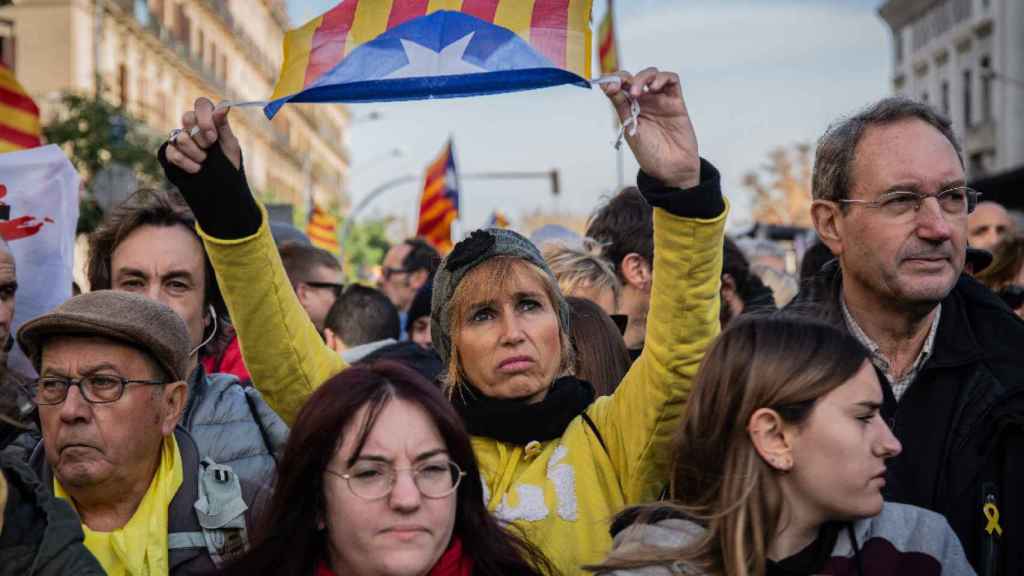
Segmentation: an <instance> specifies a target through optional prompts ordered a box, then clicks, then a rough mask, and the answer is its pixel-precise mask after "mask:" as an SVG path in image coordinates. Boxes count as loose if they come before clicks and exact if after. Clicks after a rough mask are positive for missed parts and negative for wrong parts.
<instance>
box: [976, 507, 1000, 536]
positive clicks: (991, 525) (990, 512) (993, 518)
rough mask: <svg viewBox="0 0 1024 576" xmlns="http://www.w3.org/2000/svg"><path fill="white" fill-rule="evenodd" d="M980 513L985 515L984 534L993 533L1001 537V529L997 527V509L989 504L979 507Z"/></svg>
mask: <svg viewBox="0 0 1024 576" xmlns="http://www.w3.org/2000/svg"><path fill="white" fill-rule="evenodd" d="M981 511H982V513H984V514H985V519H986V520H988V524H987V525H986V526H985V532H988V533H989V534H992V533H993V532H995V533H996V534H997V535H999V536H1002V535H1003V527H1002V526H1000V525H999V508H997V507H996V505H995V504H993V503H991V502H989V503H988V504H985V505H984V506H982V507H981Z"/></svg>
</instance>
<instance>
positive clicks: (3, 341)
mask: <svg viewBox="0 0 1024 576" xmlns="http://www.w3.org/2000/svg"><path fill="white" fill-rule="evenodd" d="M17 292H18V276H17V274H16V272H15V263H14V254H13V253H12V252H11V247H10V246H8V244H7V241H6V240H4V239H3V238H2V237H0V352H2V355H3V359H4V365H5V366H6V365H7V353H8V352H9V351H10V350H11V346H13V345H14V338H12V337H11V324H12V323H13V322H14V296H15V295H16V294H17Z"/></svg>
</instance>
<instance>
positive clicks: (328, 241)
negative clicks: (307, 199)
mask: <svg viewBox="0 0 1024 576" xmlns="http://www.w3.org/2000/svg"><path fill="white" fill-rule="evenodd" d="M312 204H313V207H312V209H310V211H309V220H308V221H307V222H306V236H309V241H310V242H312V243H313V246H316V247H317V248H323V249H324V250H327V251H328V252H330V253H331V254H338V252H339V249H338V219H337V218H335V217H334V216H333V215H331V213H330V212H327V211H326V210H324V209H322V208H320V206H319V205H318V204H317V203H316V202H313V203H312Z"/></svg>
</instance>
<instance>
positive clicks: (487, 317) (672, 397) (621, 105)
mask: <svg viewBox="0 0 1024 576" xmlns="http://www.w3.org/2000/svg"><path fill="white" fill-rule="evenodd" d="M619 77H620V78H621V82H619V83H615V84H610V85H605V86H604V90H605V92H606V94H607V95H608V96H609V98H610V99H611V101H612V103H613V105H614V106H615V108H616V109H617V111H618V113H619V115H620V118H622V119H626V118H628V117H629V111H630V102H631V100H635V101H636V102H638V103H639V105H640V110H641V113H640V120H639V130H637V132H636V133H635V135H632V136H627V141H628V142H629V145H630V147H631V148H632V150H633V152H634V154H635V156H636V158H637V161H638V163H639V164H640V167H641V173H640V175H639V177H638V184H639V187H640V189H641V192H643V193H644V196H645V198H646V199H647V200H648V202H650V203H651V204H652V205H653V206H654V207H655V211H654V212H655V213H654V245H655V250H654V263H653V269H654V270H656V271H657V272H656V273H655V274H654V277H653V281H652V287H651V306H650V313H649V319H648V323H647V337H646V348H645V350H644V352H643V354H642V355H641V356H640V358H639V359H638V360H637V362H636V363H635V364H634V365H633V367H632V368H631V370H630V371H629V373H628V374H627V375H626V377H625V378H624V379H623V382H622V384H621V385H620V386H619V387H618V389H617V390H616V391H615V393H614V394H613V395H611V396H607V397H601V398H598V399H596V400H595V399H594V393H593V388H592V387H591V386H590V385H589V384H588V383H586V382H583V381H581V380H578V379H576V378H575V377H573V376H572V374H571V369H570V367H571V366H572V362H571V358H570V356H569V354H570V347H569V346H568V331H567V326H568V320H567V318H568V316H567V314H566V308H565V301H564V299H563V297H562V295H561V293H560V292H559V290H558V287H557V283H556V282H555V281H554V279H553V277H552V276H551V273H550V271H549V270H548V269H547V266H546V265H545V264H544V262H543V259H542V258H541V257H540V254H539V252H538V251H537V249H536V247H534V246H533V245H532V244H531V243H529V241H527V240H526V239H524V238H522V237H521V236H519V235H518V234H515V233H512V232H506V231H496V230H488V231H478V232H476V233H474V234H472V235H471V236H470V237H469V238H467V239H465V240H463V241H462V242H460V243H459V245H457V246H456V247H455V248H454V249H453V251H452V253H451V254H450V255H449V256H448V257H447V258H446V260H445V262H444V263H442V265H441V268H440V270H439V272H438V276H437V278H436V280H435V286H434V301H433V303H432V332H433V339H434V346H435V347H436V348H437V349H438V351H439V353H440V354H441V355H442V358H443V359H445V361H446V363H447V366H448V371H447V375H446V377H445V379H444V381H445V385H446V386H447V387H448V391H449V394H450V397H451V398H452V401H453V402H454V403H455V405H456V408H457V409H458V410H459V412H460V414H461V415H462V416H463V418H464V419H465V420H466V424H467V427H468V429H469V431H470V433H471V434H472V435H473V448H474V450H475V452H476V455H477V458H478V459H479V461H480V468H481V472H482V476H483V482H484V497H485V499H486V500H487V506H488V509H490V510H491V511H493V512H494V514H495V515H496V516H498V517H499V518H501V519H502V520H505V521H508V522H513V523H515V524H517V525H518V526H519V527H521V528H522V529H523V531H524V532H525V534H526V535H527V537H528V538H529V539H530V540H531V541H532V542H534V543H535V544H536V545H537V546H539V547H540V548H541V549H542V550H543V551H544V552H545V553H546V554H547V555H548V557H549V558H550V559H551V560H552V561H553V563H554V564H555V565H556V566H557V568H558V569H559V570H561V571H563V572H564V573H567V574H569V573H580V566H581V565H583V564H587V563H594V562H597V561H599V560H601V559H603V558H604V556H605V555H606V554H607V552H608V550H609V548H610V545H611V538H610V536H609V533H608V522H609V521H610V519H611V518H612V517H613V516H614V514H615V513H616V512H617V511H618V510H620V509H622V508H623V507H624V506H626V505H629V504H635V503H639V502H644V501H648V500H652V499H654V498H656V497H657V496H658V495H659V494H660V492H661V491H662V490H663V488H664V487H665V486H666V484H667V481H668V467H669V456H670V454H669V449H670V444H671V437H672V434H673V432H674V431H675V430H676V429H677V428H678V426H679V421H680V418H681V415H682V412H683V406H684V403H685V401H686V397H687V393H688V392H689V389H690V385H691V382H692V380H693V377H694V374H695V373H696V371H697V367H698V365H699V363H700V361H701V358H702V357H703V354H704V350H705V348H706V347H707V346H708V345H709V343H710V342H711V340H712V339H713V338H714V337H715V336H716V335H717V333H718V326H719V323H718V312H719V300H718V291H719V282H720V276H721V267H722V238H723V234H724V225H725V217H726V213H727V208H726V203H725V201H724V199H723V198H722V194H721V189H720V184H719V176H718V172H717V171H716V170H715V168H714V167H713V166H711V164H709V163H708V162H706V161H703V160H701V159H700V157H699V156H698V153H697V141H696V137H695V135H694V132H693V128H692V125H691V123H690V120H689V116H688V114H687V111H686V106H685V104H684V102H683V98H682V93H681V90H680V86H679V78H678V77H677V76H676V75H675V74H671V73H666V72H660V71H658V70H656V69H653V68H649V69H646V70H644V71H642V72H640V73H639V74H637V75H636V76H633V75H630V74H628V73H625V72H621V73H619ZM627 93H628V95H627ZM193 127H198V130H194V131H193V130H192V128H193ZM183 128H184V131H182V132H179V133H176V134H175V135H174V137H172V140H171V141H170V142H168V144H167V145H165V146H164V147H163V148H161V151H160V159H161V162H162V163H163V164H164V168H165V170H166V172H167V175H168V178H169V179H170V180H171V181H172V182H174V183H175V184H176V185H177V186H178V188H179V189H180V190H181V191H182V193H183V195H184V196H185V198H186V200H187V201H188V202H189V204H190V206H192V209H193V211H194V212H195V214H196V218H197V221H198V222H199V225H200V228H201V230H200V233H201V235H202V236H203V239H204V242H205V244H206V249H207V251H208V253H209V256H210V259H211V261H212V263H213V266H214V268H215V270H216V272H217V279H218V282H219V283H220V288H221V291H222V293H223V294H224V297H225V300H226V301H227V303H228V308H229V310H230V312H231V317H232V318H233V320H234V322H235V324H236V329H237V331H238V334H239V338H240V341H241V345H242V354H243V356H244V358H245V363H246V365H247V366H248V367H249V370H250V373H251V374H252V377H253V382H254V383H255V385H256V386H257V387H258V388H259V389H260V391H261V392H262V393H263V394H264V395H265V396H266V399H267V401H268V402H269V403H270V405H271V406H273V407H274V408H275V409H276V410H277V411H278V413H279V414H280V415H281V416H282V417H283V418H284V419H285V420H286V421H292V420H293V419H294V417H295V415H296V413H297V411H298V409H299V408H300V407H301V406H302V404H303V403H304V401H305V399H306V398H307V397H308V396H309V395H310V393H311V392H312V390H313V389H314V388H316V387H317V386H319V384H320V383H322V382H323V381H324V380H326V379H327V378H328V377H330V376H331V375H333V374H336V373H337V372H339V371H341V370H343V369H344V368H345V364H344V363H343V362H342V360H341V358H340V357H338V355H337V354H335V353H333V352H332V351H331V350H330V349H328V348H327V347H326V346H325V345H324V344H323V342H322V341H321V340H320V337H319V335H318V334H317V332H316V330H315V329H314V327H313V325H312V324H311V323H310V322H309V320H308V318H307V317H306V315H305V313H304V312H303V310H302V308H301V307H300V305H299V303H298V301H297V299H296V297H295V295H294V293H293V292H292V289H291V286H290V285H289V283H288V280H287V278H286V276H285V273H284V270H283V268H282V266H281V263H280V258H279V257H278V255H277V250H276V248H275V246H274V243H273V239H272V238H271V235H270V232H269V228H268V225H267V221H266V215H265V212H264V211H263V210H262V208H260V207H259V206H258V204H257V203H256V202H255V200H253V198H252V195H251V193H250V192H249V190H248V186H247V184H246V182H245V177H244V170H243V167H242V158H241V151H240V149H239V146H238V141H237V139H236V138H235V137H234V135H233V134H232V133H231V128H230V125H229V124H228V122H227V115H226V111H224V110H217V111H215V110H214V108H213V106H212V104H211V103H210V102H209V101H208V100H206V99H200V100H198V101H197V103H196V107H195V110H194V111H190V112H188V113H186V115H185V117H184V118H183ZM191 132H195V134H194V135H192V136H190V133H191Z"/></svg>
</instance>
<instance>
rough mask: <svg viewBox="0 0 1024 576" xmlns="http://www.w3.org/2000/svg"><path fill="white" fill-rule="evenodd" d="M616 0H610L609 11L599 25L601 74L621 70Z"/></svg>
mask: <svg viewBox="0 0 1024 576" xmlns="http://www.w3.org/2000/svg"><path fill="white" fill-rule="evenodd" d="M613 2H614V0H608V12H606V13H605V15H604V18H603V19H602V20H601V24H600V25H599V26H598V27H597V56H598V61H599V62H600V65H601V74H612V73H614V72H618V70H619V44H618V42H617V41H616V39H615V9H614V7H613V6H614V3H613Z"/></svg>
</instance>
